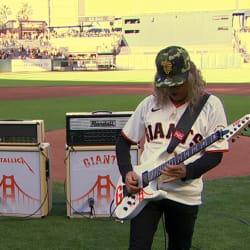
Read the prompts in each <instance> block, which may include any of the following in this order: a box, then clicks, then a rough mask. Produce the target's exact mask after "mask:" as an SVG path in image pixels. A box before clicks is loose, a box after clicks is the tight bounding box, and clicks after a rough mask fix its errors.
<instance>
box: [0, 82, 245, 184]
mask: <svg viewBox="0 0 250 250" xmlns="http://www.w3.org/2000/svg"><path fill="white" fill-rule="evenodd" d="M207 90H208V91H209V92H211V93H215V94H233V95H250V87H249V85H247V84H240V85H238V84H229V85H227V84H219V85H213V84H209V85H208V86H207ZM151 92H152V88H151V86H150V85H142V84H136V85H106V86H103V85H102V86H100V85H98V86H97V85H95V86H51V87H47V86H46V87H12V88H1V92H0V100H24V99H36V98H56V97H73V96H90V95H107V94H123V95H124V94H129V95H131V94H132V95H133V94H134V95H138V94H150V93H151ZM65 138H66V132H65V129H63V130H57V131H50V132H46V141H47V142H49V143H50V144H51V162H52V166H51V167H52V178H53V180H54V181H59V182H61V181H64V180H65V178H66V166H65V162H64V160H65V155H66V152H65V143H66V140H65ZM230 148H231V150H230V152H228V153H226V154H225V156H224V158H223V161H222V163H221V164H220V165H219V166H218V167H216V168H215V169H213V170H211V171H210V172H209V173H207V174H206V175H205V178H220V177H230V176H243V175H249V174H250V167H249V166H250V155H249V148H250V138H248V137H244V136H242V137H241V138H240V139H238V140H237V141H236V142H235V144H233V143H231V142H230Z"/></svg>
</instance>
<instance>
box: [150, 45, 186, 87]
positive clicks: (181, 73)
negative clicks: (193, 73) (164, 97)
mask: <svg viewBox="0 0 250 250" xmlns="http://www.w3.org/2000/svg"><path fill="white" fill-rule="evenodd" d="M155 64H156V68H157V72H156V76H155V85H156V87H158V88H161V87H173V86H179V85H181V84H183V83H184V82H185V81H186V80H187V78H188V72H189V70H190V57H189V55H188V52H187V51H186V50H185V49H184V48H182V47H179V46H170V47H167V48H165V49H163V50H161V51H160V52H159V53H158V54H157V56H156V59H155Z"/></svg>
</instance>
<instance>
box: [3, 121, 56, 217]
mask: <svg viewBox="0 0 250 250" xmlns="http://www.w3.org/2000/svg"><path fill="white" fill-rule="evenodd" d="M51 184H52V180H51V178H50V144H49V143H46V142H45V132H44V121H43V120H0V215H1V216H5V215H6V216H24V217H27V216H30V217H44V216H46V215H48V213H49V211H50V210H51V207H52V202H51V201H52V197H51V194H52V190H51V188H52V185H51Z"/></svg>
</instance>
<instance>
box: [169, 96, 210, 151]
mask: <svg viewBox="0 0 250 250" xmlns="http://www.w3.org/2000/svg"><path fill="white" fill-rule="evenodd" d="M209 96H210V94H208V93H205V94H204V95H203V96H202V98H201V99H200V101H199V104H198V105H197V106H196V107H195V108H194V109H193V110H192V111H191V109H190V108H189V105H188V107H187V108H186V110H185V112H184V113H183V115H182V117H181V118H180V120H179V121H178V123H177V125H176V128H175V131H174V134H173V136H172V139H171V141H170V143H169V145H168V148H167V152H168V153H173V152H174V150H175V148H176V146H177V145H178V144H179V143H180V142H181V141H183V140H185V139H186V136H187V134H188V132H189V130H190V129H191V127H192V126H193V124H194V122H195V120H196V119H197V117H198V115H199V114H200V112H201V110H202V108H203V106H204V105H205V103H206V101H207V99H208V97H209Z"/></svg>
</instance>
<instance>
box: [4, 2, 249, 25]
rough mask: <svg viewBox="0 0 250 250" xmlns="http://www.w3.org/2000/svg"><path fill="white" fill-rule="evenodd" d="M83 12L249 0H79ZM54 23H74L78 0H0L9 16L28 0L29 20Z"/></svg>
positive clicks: (215, 6) (227, 5)
mask: <svg viewBox="0 0 250 250" xmlns="http://www.w3.org/2000/svg"><path fill="white" fill-rule="evenodd" d="M81 1H82V2H84V5H83V6H85V8H84V11H83V14H84V15H85V16H106V15H112V16H126V15H134V14H145V13H162V12H168V11H204V10H229V9H230V10H233V9H237V8H238V9H250V0H219V1H218V0H210V1H200V0H189V1H187V0H175V1H173V0H154V1H152V0H126V1H124V0H81ZM49 2H50V16H51V24H52V25H53V26H55V25H76V24H77V17H78V0H71V1H68V0H43V1H42V0H0V7H1V6H2V5H4V4H6V5H7V6H9V8H10V9H11V10H12V16H10V18H9V19H16V18H15V17H16V13H17V11H18V10H20V8H21V5H22V3H29V5H30V6H31V7H32V9H33V15H32V16H30V19H31V20H45V21H47V22H48V20H49V18H48V17H49V14H48V13H49V11H48V10H49V7H48V5H49V4H48V3H49Z"/></svg>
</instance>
